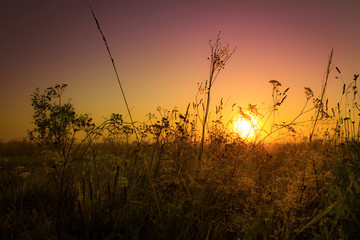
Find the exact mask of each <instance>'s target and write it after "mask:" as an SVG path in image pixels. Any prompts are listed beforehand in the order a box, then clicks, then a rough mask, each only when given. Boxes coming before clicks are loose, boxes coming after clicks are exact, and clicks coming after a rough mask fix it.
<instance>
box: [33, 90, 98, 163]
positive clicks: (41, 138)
mask: <svg viewBox="0 0 360 240" xmlns="http://www.w3.org/2000/svg"><path fill="white" fill-rule="evenodd" d="M66 87H67V85H66V84H62V85H60V84H56V85H55V86H54V87H49V88H47V89H46V90H45V91H44V92H43V93H40V90H39V89H38V88H37V89H36V91H35V92H34V94H33V95H32V98H31V105H32V106H33V108H34V115H33V119H34V122H33V123H34V125H35V128H34V129H33V130H31V131H29V132H28V134H29V138H30V140H32V141H34V142H36V143H38V144H39V145H40V146H41V147H42V148H44V149H47V150H55V151H57V152H58V153H59V154H61V155H62V156H63V157H64V158H65V157H66V155H67V154H68V152H69V151H70V149H71V147H72V145H73V143H74V140H75V135H76V133H77V132H78V131H80V130H82V129H91V128H93V127H94V124H93V123H92V119H91V118H90V117H89V115H88V114H80V115H78V114H76V112H75V109H74V107H73V105H72V104H71V103H70V102H67V103H62V102H61V101H62V99H61V95H62V93H63V91H64V90H65V88H66ZM54 100H55V101H54ZM56 100H57V102H56Z"/></svg>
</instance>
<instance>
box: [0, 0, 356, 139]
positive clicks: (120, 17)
mask: <svg viewBox="0 0 360 240" xmlns="http://www.w3.org/2000/svg"><path fill="white" fill-rule="evenodd" d="M90 5H91V6H92V8H93V10H94V12H95V14H96V16H97V18H98V20H99V22H100V24H101V26H102V29H103V32H104V34H105V35H106V38H107V40H108V43H109V46H110V49H111V51H112V55H113V57H114V60H115V63H116V66H117V70H118V72H119V77H120V80H121V81H122V84H123V87H124V90H125V93H126V95H127V98H128V102H129V105H130V108H131V109H132V114H133V118H134V119H135V120H136V121H144V120H146V114H147V113H149V112H153V113H155V112H156V108H157V107H158V106H161V107H163V108H167V109H169V110H171V109H173V108H174V107H178V109H179V110H180V111H184V110H185V109H186V106H187V105H188V103H189V102H193V101H194V100H195V95H196V93H197V83H199V82H203V81H205V80H206V79H207V78H208V74H209V63H208V60H207V57H208V55H209V52H210V50H209V45H208V40H209V39H214V38H216V35H217V33H218V32H219V31H220V30H221V32H222V33H221V38H222V42H223V43H229V45H230V46H231V47H235V46H237V49H236V51H235V53H234V55H233V56H232V58H231V59H230V60H229V62H228V63H227V65H226V66H225V69H224V70H223V72H221V73H220V75H219V78H218V79H217V80H216V83H215V85H214V88H213V98H212V107H213V109H212V111H214V106H215V105H216V104H218V103H219V100H220V98H221V97H223V98H224V100H226V101H228V104H229V105H232V104H233V103H237V104H238V105H239V106H244V107H246V106H247V105H248V103H251V104H257V105H258V106H261V107H262V108H263V109H264V110H266V107H268V106H269V105H270V104H271V90H272V89H271V85H270V84H269V80H272V79H276V80H278V81H279V82H281V83H282V84H283V86H284V88H286V87H290V90H289V97H288V99H287V102H286V103H285V105H284V106H283V110H282V111H280V114H281V116H282V118H283V119H284V121H285V120H287V119H291V117H292V116H294V115H296V113H297V112H299V111H300V110H301V106H302V104H303V103H304V102H305V94H304V87H310V88H312V90H313V91H314V93H315V96H319V95H320V88H321V81H322V80H323V78H324V74H325V70H326V66H327V61H328V58H329V54H330V52H331V49H332V48H334V67H335V66H337V67H338V68H339V69H340V70H341V72H342V74H343V77H344V80H345V81H348V82H351V80H352V77H353V75H354V74H358V73H360V1H359V0H299V1H297V0H281V1H280V0H271V1H270V0H262V1H256V0H181V1H180V0H167V1H160V0H157V1H152V0H142V1H138V0H133V1H124V0H122V1H121V0H101V1H100V0H98V1H94V0H92V1H90V0H88V1H86V0H78V1H77V0H76V1H75V0H72V1H70V0H33V1H29V0H2V1H1V3H0V36H1V37H0V49H1V51H0V53H1V54H0V63H1V64H0V79H1V80H0V81H1V82H0V139H2V140H9V139H14V138H21V137H25V136H26V131H27V130H29V129H31V128H32V124H31V121H32V114H33V109H32V107H31V94H32V93H33V92H34V91H35V89H36V88H37V87H39V88H40V89H45V88H47V87H50V86H52V85H54V84H55V83H66V84H68V88H67V89H66V91H65V93H64V98H65V99H66V98H71V103H73V105H74V107H75V109H76V110H77V112H78V113H90V114H91V116H92V117H93V118H94V119H95V120H96V121H98V122H100V121H102V120H103V119H104V118H105V117H109V116H110V114H111V113H113V112H116V113H121V114H124V115H126V108H125V105H124V103H123V100H122V96H121V92H120V89H119V86H118V84H117V80H116V77H115V74H114V71H113V68H112V65H111V62H110V59H109V57H108V55H107V52H106V49H105V47H104V43H103V41H102V39H101V36H100V34H99V32H98V30H97V27H96V25H95V22H94V20H93V18H92V15H91V12H90V10H89V6H90ZM335 76H338V74H336V71H335V69H334V70H333V71H332V74H331V76H330V79H329V89H328V93H327V96H328V97H329V103H330V104H332V105H334V104H336V102H337V101H338V100H339V94H340V93H341V90H342V82H341V80H339V79H336V78H335Z"/></svg>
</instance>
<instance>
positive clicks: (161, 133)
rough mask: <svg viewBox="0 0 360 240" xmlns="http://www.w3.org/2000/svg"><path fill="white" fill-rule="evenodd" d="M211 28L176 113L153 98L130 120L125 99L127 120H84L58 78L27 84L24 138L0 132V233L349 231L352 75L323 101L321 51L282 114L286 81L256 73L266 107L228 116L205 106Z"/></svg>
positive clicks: (297, 235) (275, 234)
mask: <svg viewBox="0 0 360 240" xmlns="http://www.w3.org/2000/svg"><path fill="white" fill-rule="evenodd" d="M94 18H95V16H94ZM95 20H96V18H95ZM98 27H99V30H100V26H98ZM219 35H220V34H219ZM219 35H218V38H217V40H216V41H214V42H210V49H211V54H210V57H209V61H210V76H209V79H208V81H206V82H205V83H201V84H199V94H198V95H197V98H196V100H195V101H194V102H193V103H192V104H189V105H188V107H187V110H186V112H184V113H180V112H179V111H178V110H177V109H173V110H171V111H169V110H165V109H161V108H159V109H158V112H157V114H149V115H148V121H147V122H145V123H141V124H140V123H138V122H135V121H133V119H132V117H131V111H130V110H129V108H128V107H127V110H128V117H130V121H129V122H126V121H124V119H123V116H122V115H120V114H112V115H111V116H110V117H109V118H108V119H107V120H105V121H104V122H102V123H100V124H95V123H93V121H92V119H91V118H90V115H88V114H80V115H79V114H77V113H76V111H75V108H74V107H73V106H72V104H71V103H70V102H66V101H64V99H62V92H63V91H64V89H65V88H66V87H67V85H66V84H62V85H59V84H58V85H55V86H54V87H49V88H47V89H45V90H44V91H43V92H41V91H40V90H39V89H37V90H36V91H35V92H34V94H33V95H32V99H31V100H32V106H33V108H34V115H33V119H34V129H32V130H30V131H29V134H28V135H29V138H28V139H27V140H26V139H24V140H14V141H8V142H1V143H0V172H1V174H0V191H1V193H0V238H1V239H359V236H360V209H359V206H360V185H359V184H360V179H359V174H360V161H359V160H360V141H359V136H360V135H359V126H358V124H359V119H358V113H359V112H360V111H359V108H358V105H357V99H358V98H359V96H358V93H357V78H358V76H359V75H354V79H353V81H352V82H351V83H349V84H346V83H345V82H344V88H343V92H342V97H341V99H340V101H339V102H338V104H337V106H335V107H333V108H330V107H329V106H328V101H327V100H326V94H325V92H326V87H327V81H328V78H329V73H330V71H331V69H332V55H333V52H331V54H330V58H329V64H328V67H327V75H326V77H325V79H324V80H323V84H322V91H321V93H320V96H319V97H318V98H315V97H314V94H313V92H312V90H311V89H310V88H308V87H305V98H306V99H305V105H304V106H303V108H302V110H300V112H299V115H298V116H296V117H295V118H294V119H293V120H292V121H290V122H288V123H283V122H280V123H279V122H278V120H277V118H276V113H277V112H278V111H280V107H281V105H282V103H283V102H284V101H285V99H286V97H287V94H288V93H287V92H288V89H285V90H283V89H282V88H281V83H280V82H278V81H276V80H270V82H269V83H270V84H271V86H272V89H273V90H272V99H273V102H272V104H271V107H270V111H269V112H268V113H266V114H262V113H260V112H258V109H257V108H256V106H254V105H249V106H248V108H246V109H244V108H240V107H237V106H235V105H233V110H234V109H235V110H234V111H236V112H237V116H238V119H235V120H232V121H231V122H230V125H229V124H228V123H227V122H226V121H224V120H223V111H224V104H223V102H222V101H221V102H220V104H219V105H218V106H216V110H215V111H214V112H215V114H213V116H212V118H210V112H211V110H210V109H211V107H210V99H211V97H210V94H211V92H212V86H213V83H214V81H215V80H216V78H217V76H218V74H219V72H220V70H222V69H223V68H224V66H225V63H226V62H227V61H228V60H229V59H230V57H231V55H232V53H233V50H231V49H230V48H229V46H223V45H221V42H220V38H219ZM103 39H104V41H105V44H106V39H105V37H104V36H103ZM108 51H109V53H110V50H109V49H108ZM110 57H111V55H110ZM111 60H112V62H113V63H114V61H113V59H111ZM114 69H115V70H116V68H115V65H114ZM336 70H337V72H338V74H339V75H340V76H341V72H340V70H339V69H338V68H336ZM118 80H119V79H118ZM343 81H344V80H343ZM119 85H120V87H121V83H120V81H119ZM121 90H122V88H121ZM122 94H123V97H124V100H125V103H126V98H125V94H124V92H123V90H122ZM126 106H127V103H126ZM214 112H213V113H214ZM306 113H310V114H311V115H312V116H311V118H310V119H307V120H306V121H303V120H302V121H301V122H299V119H300V118H301V117H302V116H303V115H304V114H306ZM239 119H240V120H239ZM254 119H257V120H256V121H255V120H254ZM243 121H245V122H243ZM299 123H301V124H300V125H299ZM239 126H242V128H241V129H239ZM244 126H248V127H244ZM299 126H301V127H303V128H304V127H305V128H306V130H307V131H305V132H302V134H300V133H298V132H297V129H298V128H299ZM234 129H235V130H236V131H235V130H234ZM242 131H244V132H247V133H246V134H245V135H243V132H242ZM274 136H275V137H274Z"/></svg>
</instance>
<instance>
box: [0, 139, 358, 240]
mask: <svg viewBox="0 0 360 240" xmlns="http://www.w3.org/2000/svg"><path fill="white" fill-rule="evenodd" d="M14 144H15V143H14V142H12V143H2V151H1V159H0V166H1V167H0V169H1V180H0V189H1V197H0V200H1V204H0V212H1V215H0V216H1V221H0V222H1V223H2V224H1V225H0V228H1V229H0V232H1V238H2V239H237V238H239V239H292V238H293V239H304V238H313V239H316V238H321V239H324V238H328V239H338V238H351V239H353V237H354V236H358V235H356V234H359V230H358V229H359V213H360V211H359V208H358V206H359V200H358V199H360V198H359V194H360V190H359V189H360V188H359V184H360V182H359V173H360V170H359V169H360V167H359V156H360V144H359V143H358V142H349V143H346V144H344V145H342V146H341V148H340V149H339V148H337V147H335V146H333V147H328V146H325V145H324V144H323V143H321V142H319V141H313V142H312V143H306V142H304V143H297V144H295V143H278V144H271V145H270V144H269V145H267V144H265V145H261V146H254V145H250V144H236V145H233V147H232V148H231V149H230V147H228V148H227V149H226V150H225V144H218V143H215V142H214V143H208V144H206V145H205V151H204V161H202V162H201V166H200V168H197V164H198V163H197V154H198V153H197V151H196V146H195V145H194V143H192V142H189V141H185V140H182V141H181V140H178V141H176V142H172V143H171V144H170V143H168V142H160V143H158V145H156V144H148V145H146V144H142V145H140V146H138V145H137V144H135V145H132V144H126V143H122V144H120V146H119V147H120V148H121V149H122V150H121V151H114V149H113V146H114V145H110V144H109V143H105V142H104V143H101V148H100V149H101V151H99V152H98V153H97V155H96V157H95V158H93V156H91V154H89V155H85V156H84V158H83V159H81V160H79V161H78V162H77V163H76V164H74V171H70V172H69V175H68V176H66V178H64V181H66V182H67V184H68V185H69V187H68V191H67V192H66V194H63V195H61V196H60V195H59V183H58V182H57V180H58V178H57V177H56V173H55V168H56V167H55V166H56V164H57V163H56V161H57V160H58V159H56V158H57V156H56V155H55V156H54V155H51V154H49V153H47V152H37V151H36V150H37V149H36V147H33V151H34V152H32V153H31V154H28V153H26V154H25V155H24V154H22V153H20V154H19V155H17V156H16V155H12V151H11V147H13V146H14ZM18 144H19V145H21V144H24V142H19V143H18ZM27 144H29V145H31V144H30V143H27ZM7 146H9V148H7ZM113 152H117V153H119V154H117V155H115V154H113ZM134 158H137V161H136V162H135V161H134ZM314 162H315V168H316V169H314V165H313V163H314ZM54 164H55V165H54ZM150 166H151V167H150ZM75 169H76V170H75ZM60 198H61V199H60ZM59 204H60V205H61V207H60V208H59V207H58V205H59ZM59 209H60V210H59Z"/></svg>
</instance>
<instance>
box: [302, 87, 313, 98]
mask: <svg viewBox="0 0 360 240" xmlns="http://www.w3.org/2000/svg"><path fill="white" fill-rule="evenodd" d="M304 89H305V94H306V99H307V100H309V99H310V98H312V97H313V96H314V93H313V91H312V90H311V89H310V88H309V87H304Z"/></svg>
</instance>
